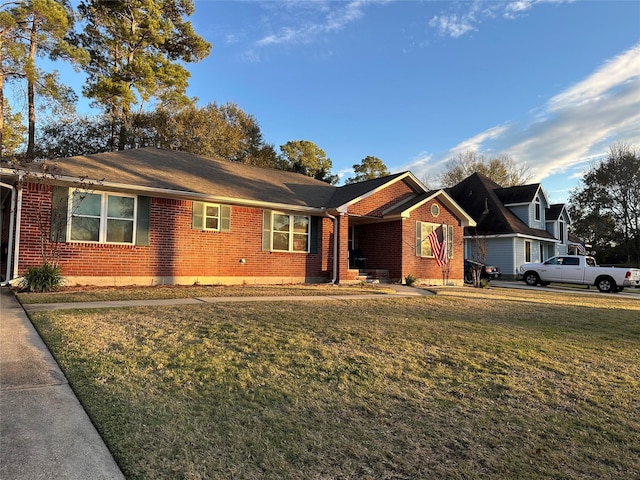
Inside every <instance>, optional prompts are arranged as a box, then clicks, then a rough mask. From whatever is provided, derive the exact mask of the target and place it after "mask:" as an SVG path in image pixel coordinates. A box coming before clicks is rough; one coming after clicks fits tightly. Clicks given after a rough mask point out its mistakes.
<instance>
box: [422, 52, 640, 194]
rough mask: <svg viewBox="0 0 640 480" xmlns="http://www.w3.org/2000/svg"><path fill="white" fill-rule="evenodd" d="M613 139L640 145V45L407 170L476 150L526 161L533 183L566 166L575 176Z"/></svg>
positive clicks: (432, 166)
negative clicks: (522, 114) (513, 118)
mask: <svg viewBox="0 0 640 480" xmlns="http://www.w3.org/2000/svg"><path fill="white" fill-rule="evenodd" d="M615 142H625V143H630V144H635V145H640V44H638V45H636V46H634V47H632V48H630V49H629V50H627V51H626V52H624V53H622V54H621V55H619V56H617V57H615V58H613V59H611V60H609V61H607V62H606V63H605V64H604V65H603V66H602V67H600V68H599V69H598V70H596V71H595V72H594V73H593V74H591V75H589V76H588V77H587V78H585V79H584V80H582V81H580V82H578V83H576V84H575V85H573V86H571V87H569V88H567V89H566V90H564V91H563V92H560V93H559V94H557V95H555V96H554V97H553V98H551V99H550V100H549V101H548V102H547V103H546V104H545V105H542V106H541V107H540V108H539V109H537V110H535V111H534V112H531V114H530V118H527V119H524V120H522V121H520V122H512V123H509V124H507V125H499V126H495V127H491V128H489V129H487V130H485V131H483V132H480V133H479V134H477V135H475V136H473V137H471V138H469V139H466V140H463V141H461V142H460V143H459V144H458V145H456V146H455V147H453V148H452V149H451V150H449V151H448V152H446V153H445V154H443V155H440V156H438V157H429V158H426V159H425V161H424V162H422V163H421V162H413V163H412V164H411V169H412V170H413V171H414V172H415V173H416V174H417V175H418V176H422V175H425V174H426V173H427V172H429V173H430V174H431V173H435V172H437V171H438V169H439V168H441V167H442V166H443V165H444V163H445V162H446V160H447V159H449V158H452V157H455V156H456V155H457V153H460V152H464V151H466V150H478V151H480V152H485V153H486V152H496V153H504V154H507V155H509V156H511V158H513V159H514V160H515V161H516V162H517V163H520V164H523V165H524V164H526V165H528V166H529V168H530V171H531V173H532V175H533V178H532V181H536V182H539V181H542V180H543V179H544V178H547V177H549V176H551V175H555V174H558V173H564V172H567V171H569V170H571V173H570V175H569V178H571V179H573V178H578V177H579V176H580V173H581V172H582V171H583V169H584V168H586V164H587V163H589V162H591V161H592V160H594V159H596V158H598V157H600V156H602V155H603V154H605V153H606V152H607V150H608V148H609V146H610V145H611V144H612V143H615ZM574 169H577V170H578V171H576V172H574V171H572V170H574Z"/></svg>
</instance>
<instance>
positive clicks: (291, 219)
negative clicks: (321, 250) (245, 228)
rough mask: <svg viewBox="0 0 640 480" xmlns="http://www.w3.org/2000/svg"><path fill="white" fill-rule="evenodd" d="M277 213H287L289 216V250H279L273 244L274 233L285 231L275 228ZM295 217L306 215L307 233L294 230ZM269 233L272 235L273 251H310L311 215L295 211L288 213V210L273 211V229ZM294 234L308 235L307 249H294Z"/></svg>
mask: <svg viewBox="0 0 640 480" xmlns="http://www.w3.org/2000/svg"><path fill="white" fill-rule="evenodd" d="M276 215H286V216H288V217H289V249H288V250H279V249H276V248H275V247H274V246H273V235H274V233H284V232H282V231H279V230H274V228H273V225H274V217H275V216H276ZM295 217H304V218H306V219H307V233H305V234H303V233H300V232H294V223H295V222H294V220H295ZM269 235H270V237H271V239H270V240H271V251H272V252H283V253H309V251H310V248H311V217H310V216H309V215H297V214H295V213H287V212H276V211H272V212H271V229H270V232H269ZM294 235H306V236H307V248H306V250H294V249H293V243H294V242H293V238H294Z"/></svg>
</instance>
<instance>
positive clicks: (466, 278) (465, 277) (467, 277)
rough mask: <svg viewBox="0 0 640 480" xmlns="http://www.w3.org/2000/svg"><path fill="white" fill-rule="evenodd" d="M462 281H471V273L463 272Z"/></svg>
mask: <svg viewBox="0 0 640 480" xmlns="http://www.w3.org/2000/svg"><path fill="white" fill-rule="evenodd" d="M464 283H473V275H472V274H471V273H470V272H467V273H465V274H464Z"/></svg>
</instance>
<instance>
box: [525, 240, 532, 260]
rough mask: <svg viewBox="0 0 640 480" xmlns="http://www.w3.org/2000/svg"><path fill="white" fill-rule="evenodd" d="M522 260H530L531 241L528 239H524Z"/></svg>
mask: <svg viewBox="0 0 640 480" xmlns="http://www.w3.org/2000/svg"><path fill="white" fill-rule="evenodd" d="M524 261H525V262H526V263H529V262H531V242H530V241H528V240H525V241H524Z"/></svg>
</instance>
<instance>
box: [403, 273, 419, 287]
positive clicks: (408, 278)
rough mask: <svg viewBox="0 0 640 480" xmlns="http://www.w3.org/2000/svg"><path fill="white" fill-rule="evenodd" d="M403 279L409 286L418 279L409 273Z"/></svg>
mask: <svg viewBox="0 0 640 480" xmlns="http://www.w3.org/2000/svg"><path fill="white" fill-rule="evenodd" d="M404 281H405V283H406V284H407V285H408V286H409V287H411V286H413V285H414V284H415V283H416V282H417V281H418V279H417V278H416V276H415V275H413V274H411V273H410V274H409V275H407V276H406V277H404Z"/></svg>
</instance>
